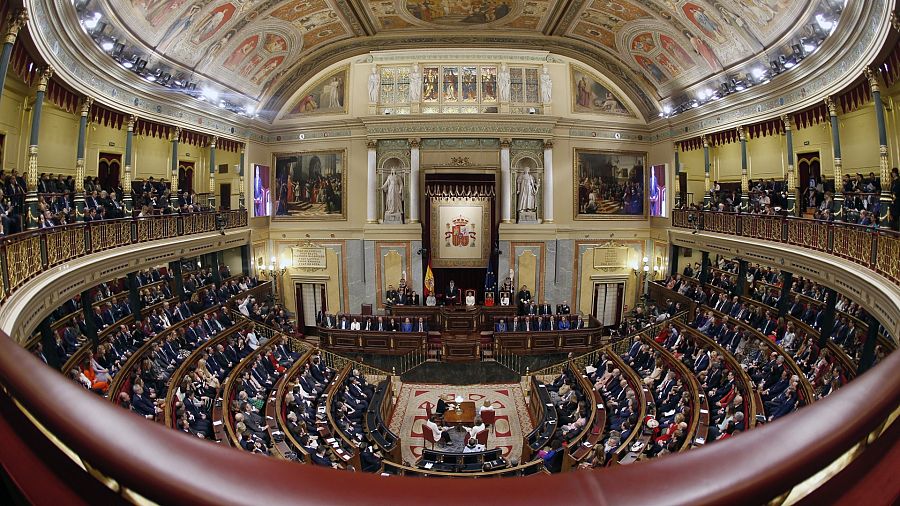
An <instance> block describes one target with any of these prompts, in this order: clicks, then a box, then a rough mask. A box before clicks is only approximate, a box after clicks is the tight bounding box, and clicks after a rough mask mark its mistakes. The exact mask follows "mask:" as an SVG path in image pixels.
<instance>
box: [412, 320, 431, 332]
mask: <svg viewBox="0 0 900 506" xmlns="http://www.w3.org/2000/svg"><path fill="white" fill-rule="evenodd" d="M413 331H414V332H428V322H426V321H425V318H422V317H419V321H417V322H416V324H415V325H414V326H413Z"/></svg>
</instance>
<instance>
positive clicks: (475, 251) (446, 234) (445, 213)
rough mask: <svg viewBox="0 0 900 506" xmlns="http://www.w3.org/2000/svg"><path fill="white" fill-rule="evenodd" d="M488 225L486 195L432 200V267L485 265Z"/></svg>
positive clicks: (488, 203) (488, 247) (487, 201)
mask: <svg viewBox="0 0 900 506" xmlns="http://www.w3.org/2000/svg"><path fill="white" fill-rule="evenodd" d="M490 227H491V203H490V201H489V200H488V199H487V198H484V199H479V198H469V199H465V198H450V197H448V198H444V199H440V200H437V199H435V200H432V201H431V248H432V251H433V254H432V256H431V263H432V266H433V267H435V268H444V267H484V266H486V265H487V263H488V254H489V252H490V231H491V228H490Z"/></svg>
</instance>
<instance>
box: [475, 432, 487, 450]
mask: <svg viewBox="0 0 900 506" xmlns="http://www.w3.org/2000/svg"><path fill="white" fill-rule="evenodd" d="M487 438H488V430H487V429H484V430H482V431H479V432H478V434H475V439H477V440H478V442H479V443H480V444H483V445H484V447H485V448H487Z"/></svg>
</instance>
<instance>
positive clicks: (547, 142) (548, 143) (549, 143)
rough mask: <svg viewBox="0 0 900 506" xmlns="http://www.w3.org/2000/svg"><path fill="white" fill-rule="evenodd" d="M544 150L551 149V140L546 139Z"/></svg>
mask: <svg viewBox="0 0 900 506" xmlns="http://www.w3.org/2000/svg"><path fill="white" fill-rule="evenodd" d="M544 149H553V139H547V140H545V141H544Z"/></svg>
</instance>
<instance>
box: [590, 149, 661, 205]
mask: <svg viewBox="0 0 900 506" xmlns="http://www.w3.org/2000/svg"><path fill="white" fill-rule="evenodd" d="M646 158H647V154H646V153H639V152H625V151H598V150H587V149H576V150H575V157H574V159H575V180H576V181H577V182H578V185H577V187H576V188H575V219H592V218H602V217H604V216H641V217H643V216H645V215H646V207H647V206H646V202H645V199H646V192H645V191H644V189H645V187H646V182H645V180H644V172H645V171H644V167H646Z"/></svg>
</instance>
